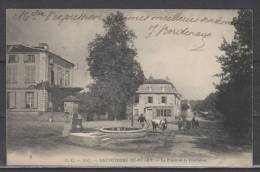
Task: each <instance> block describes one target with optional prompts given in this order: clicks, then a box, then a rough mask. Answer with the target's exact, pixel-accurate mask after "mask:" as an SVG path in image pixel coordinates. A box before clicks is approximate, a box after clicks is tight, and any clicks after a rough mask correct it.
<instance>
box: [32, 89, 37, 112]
mask: <svg viewBox="0 0 260 172" xmlns="http://www.w3.org/2000/svg"><path fill="white" fill-rule="evenodd" d="M33 97H34V104H33V107H34V108H37V107H38V91H36V92H34V96H33Z"/></svg>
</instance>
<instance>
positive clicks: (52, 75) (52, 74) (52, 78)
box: [51, 70, 55, 85]
mask: <svg viewBox="0 0 260 172" xmlns="http://www.w3.org/2000/svg"><path fill="white" fill-rule="evenodd" d="M54 84H55V83H54V71H53V70H51V85H54Z"/></svg>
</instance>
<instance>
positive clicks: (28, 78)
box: [25, 66, 36, 82]
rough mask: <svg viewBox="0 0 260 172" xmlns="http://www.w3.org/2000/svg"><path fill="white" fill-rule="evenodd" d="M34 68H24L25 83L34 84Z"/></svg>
mask: <svg viewBox="0 0 260 172" xmlns="http://www.w3.org/2000/svg"><path fill="white" fill-rule="evenodd" d="M35 72H36V71H35V66H26V67H25V82H35Z"/></svg>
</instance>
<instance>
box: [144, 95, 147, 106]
mask: <svg viewBox="0 0 260 172" xmlns="http://www.w3.org/2000/svg"><path fill="white" fill-rule="evenodd" d="M144 99H145V104H147V102H148V96H144Z"/></svg>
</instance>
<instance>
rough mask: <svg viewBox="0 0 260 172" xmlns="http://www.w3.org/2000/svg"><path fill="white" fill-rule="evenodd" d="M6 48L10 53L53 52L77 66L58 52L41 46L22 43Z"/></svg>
mask: <svg viewBox="0 0 260 172" xmlns="http://www.w3.org/2000/svg"><path fill="white" fill-rule="evenodd" d="M6 49H7V52H8V53H28V52H30V53H31V52H33V53H37V52H38V53H41V52H45V53H48V54H51V55H53V56H55V57H57V58H59V59H61V60H63V61H65V62H67V63H69V64H71V65H73V66H75V65H74V64H73V63H71V62H70V61H68V60H66V59H64V58H62V57H60V56H59V55H57V54H54V53H52V52H50V51H49V50H48V49H43V48H41V47H39V46H38V47H37V46H35V47H31V46H27V45H22V44H16V45H6Z"/></svg>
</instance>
